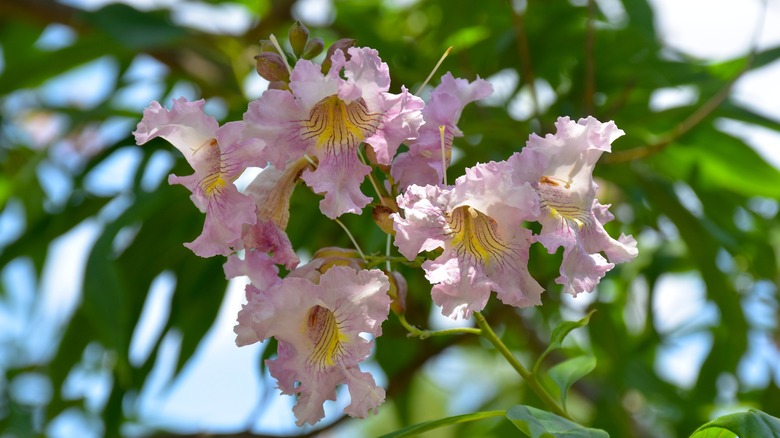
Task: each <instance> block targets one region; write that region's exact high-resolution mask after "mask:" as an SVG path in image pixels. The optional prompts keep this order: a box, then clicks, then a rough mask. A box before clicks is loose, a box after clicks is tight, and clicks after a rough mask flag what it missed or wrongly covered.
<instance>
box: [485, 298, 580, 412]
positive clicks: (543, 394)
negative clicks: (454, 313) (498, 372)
mask: <svg viewBox="0 0 780 438" xmlns="http://www.w3.org/2000/svg"><path fill="white" fill-rule="evenodd" d="M474 319H475V320H476V321H477V326H479V328H480V329H481V332H482V333H481V334H482V336H484V337H485V339H487V340H488V341H489V342H490V343H491V344H493V346H494V347H496V349H497V350H498V351H499V352H500V353H501V355H503V356H504V358H506V360H507V361H508V362H509V364H510V365H512V368H514V369H515V371H517V373H518V374H520V377H522V378H523V380H525V381H526V383H527V384H528V387H529V388H531V390H532V391H533V392H534V393H536V395H537V396H539V398H541V399H542V401H543V402H544V404H545V405H547V408H548V409H550V411H552V413H554V414H555V415H558V416H561V417H563V418H566V419H567V420H572V421H574V420H573V419H572V418H571V416H570V415H569V413H568V412H566V410H565V409H563V408H562V407H561V406H560V405H558V403H557V402H556V401H555V400H554V399H553V398H552V396H551V395H550V393H548V392H547V390H546V389H544V387H543V386H542V385H540V384H539V382H538V381H537V380H536V379H535V378H534V375H533V374H532V373H531V372H530V371H528V370H527V369H526V368H525V367H524V366H523V364H521V363H520V361H518V360H517V358H516V357H515V356H514V354H512V352H511V351H509V348H507V346H506V345H505V344H504V343H503V342H502V341H501V339H500V338H499V337H498V336H497V335H496V333H495V332H494V331H493V329H492V328H491V327H490V325H489V324H488V322H487V320H485V317H484V316H482V314H481V313H479V312H474Z"/></svg>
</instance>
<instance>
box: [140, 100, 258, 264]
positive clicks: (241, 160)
mask: <svg viewBox="0 0 780 438" xmlns="http://www.w3.org/2000/svg"><path fill="white" fill-rule="evenodd" d="M204 103H205V102H204V101H203V100H199V101H196V102H188V101H187V100H186V99H184V98H179V99H176V100H174V101H173V107H172V109H171V110H170V111H169V110H167V109H166V108H163V107H162V106H160V104H159V103H158V102H152V103H151V105H150V106H149V108H147V109H146V110H144V115H143V119H142V120H141V122H140V123H138V128H137V129H136V131H135V132H134V133H133V135H135V140H136V142H137V143H138V144H139V145H140V144H144V143H146V142H148V141H149V140H151V139H153V138H155V137H162V138H164V139H166V140H168V142H170V143H171V144H172V145H173V146H174V147H176V149H178V150H179V151H181V153H182V154H184V158H185V159H186V160H187V162H188V163H189V164H190V166H192V168H193V170H195V173H194V174H192V175H189V176H184V177H181V176H176V175H170V176H169V177H168V182H169V183H170V184H181V185H183V186H185V187H187V188H188V189H189V190H190V191H191V192H192V196H190V198H191V199H192V202H193V203H195V206H196V207H198V209H200V210H201V211H202V212H204V213H206V221H205V224H204V225H203V232H202V233H201V235H200V236H198V238H197V239H195V241H193V242H190V243H185V246H186V247H188V248H190V249H191V250H192V251H193V252H194V253H195V254H197V255H199V256H201V257H211V256H214V255H217V254H222V255H227V254H230V253H231V252H233V251H234V250H235V249H240V248H241V247H242V243H241V241H242V239H241V235H242V230H243V227H244V225H246V224H249V225H251V224H254V223H255V222H256V220H257V218H256V215H255V203H254V202H253V201H252V198H250V197H249V196H246V195H243V194H241V193H239V192H238V190H237V189H236V187H235V185H234V184H233V181H235V179H236V178H238V176H239V175H241V173H242V172H243V171H244V169H246V168H247V167H248V166H253V165H254V166H256V165H257V162H256V159H255V158H254V156H255V155H256V153H257V148H256V147H251V148H247V147H243V145H241V144H240V141H239V140H240V139H239V135H240V133H241V131H242V130H243V123H242V122H231V123H227V124H225V125H224V126H222V127H219V124H218V123H217V121H216V120H215V119H214V118H213V117H209V116H207V115H206V114H204V113H203V105H204Z"/></svg>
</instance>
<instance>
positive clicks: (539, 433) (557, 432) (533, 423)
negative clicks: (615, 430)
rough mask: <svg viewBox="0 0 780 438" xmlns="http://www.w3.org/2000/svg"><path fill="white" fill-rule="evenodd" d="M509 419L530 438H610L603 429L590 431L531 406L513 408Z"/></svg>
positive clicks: (509, 413)
mask: <svg viewBox="0 0 780 438" xmlns="http://www.w3.org/2000/svg"><path fill="white" fill-rule="evenodd" d="M506 418H508V419H509V421H511V422H512V423H513V424H514V425H515V426H516V427H517V428H518V429H520V431H521V432H522V433H524V434H525V436H526V437H528V438H605V437H606V438H608V437H609V434H607V433H606V432H604V431H603V430H601V429H590V428H586V427H584V426H580V425H579V424H577V423H574V422H572V421H569V420H567V419H565V418H563V417H559V416H557V415H555V414H553V413H551V412H547V411H542V410H540V409H536V408H534V407H531V406H523V405H518V406H512V407H511V408H509V409H507V411H506Z"/></svg>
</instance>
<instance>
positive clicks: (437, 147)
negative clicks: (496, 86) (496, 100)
mask: <svg viewBox="0 0 780 438" xmlns="http://www.w3.org/2000/svg"><path fill="white" fill-rule="evenodd" d="M492 93H493V86H492V85H490V83H489V82H488V81H486V80H484V79H480V78H479V77H477V79H476V80H475V81H474V82H469V81H467V80H465V79H455V78H454V77H453V76H452V74H451V73H449V72H448V73H447V74H445V75H444V76H443V77H442V78H441V83H440V84H439V86H437V87H436V88H435V89H434V90H433V91H432V92H431V98H430V102H428V104H427V105H426V106H425V108H424V109H423V110H422V115H423V119H424V120H425V124H424V125H423V126H422V127H421V128H420V134H419V136H418V137H417V139H415V140H412V141H410V142H408V144H409V151H408V152H403V153H400V154H398V156H397V157H396V158H395V161H394V162H393V166H392V167H391V170H390V172H391V174H392V176H393V179H395V180H396V181H397V182H398V186H399V187H406V186H409V185H411V184H417V185H420V186H422V185H426V184H432V185H436V184H439V183H441V181H442V178H443V177H444V170H443V169H442V151H441V134H440V132H439V126H444V147H445V157H446V161H447V165H449V161H450V156H451V150H452V143H453V140H454V138H455V137H462V136H463V132H461V130H460V129H458V120H460V115H461V113H462V112H463V108H464V107H465V106H466V105H468V104H469V103H471V102H473V101H475V100H479V99H483V98H485V97H487V96H490V94H492Z"/></svg>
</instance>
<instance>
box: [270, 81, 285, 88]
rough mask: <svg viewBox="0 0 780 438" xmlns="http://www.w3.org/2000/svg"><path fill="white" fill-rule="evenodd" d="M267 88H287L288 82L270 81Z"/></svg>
mask: <svg viewBox="0 0 780 438" xmlns="http://www.w3.org/2000/svg"><path fill="white" fill-rule="evenodd" d="M268 89H269V90H289V89H290V84H288V83H287V82H285V81H272V82H269V83H268Z"/></svg>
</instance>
